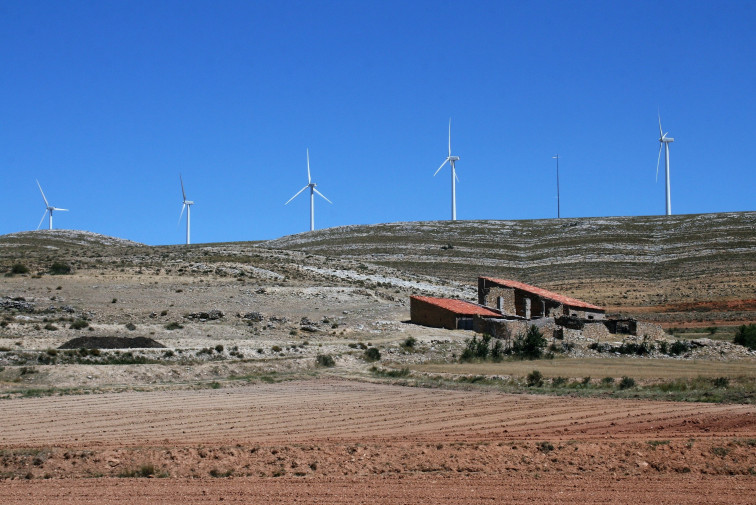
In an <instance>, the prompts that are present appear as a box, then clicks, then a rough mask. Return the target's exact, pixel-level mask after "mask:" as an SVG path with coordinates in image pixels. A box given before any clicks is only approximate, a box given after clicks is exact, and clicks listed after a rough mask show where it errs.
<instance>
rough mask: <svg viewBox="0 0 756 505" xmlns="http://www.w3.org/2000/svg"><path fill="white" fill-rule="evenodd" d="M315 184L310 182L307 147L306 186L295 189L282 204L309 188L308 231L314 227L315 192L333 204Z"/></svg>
mask: <svg viewBox="0 0 756 505" xmlns="http://www.w3.org/2000/svg"><path fill="white" fill-rule="evenodd" d="M315 186H317V184H315V183H314V182H312V178H311V177H310V149H309V148H308V149H307V186H305V187H304V188H302V189H300V190H299V191H297V193H296V194H295V195H294V196H292V197H291V198H289V200H288V201H287V202H286V203H285V204H284V205H289V202H290V201H292V200H294V199H295V198H296V197H298V196H299V194H300V193H301V192H302V191H304V190H305V189H307V188H310V231H313V230H314V229H315V196H314V195H315V193H317V194H319V195H320V196H322V197H323V199H324V200H325V201H326V202H328V203H330V204H333V202H332V201H331V200H329V199H328V198H326V196H325V195H324V194H323V193H321V192H320V191H318V190H317V189H315Z"/></svg>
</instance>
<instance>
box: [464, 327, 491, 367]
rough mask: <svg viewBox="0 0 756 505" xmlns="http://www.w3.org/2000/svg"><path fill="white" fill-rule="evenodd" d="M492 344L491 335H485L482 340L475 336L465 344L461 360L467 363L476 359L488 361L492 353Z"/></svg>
mask: <svg viewBox="0 0 756 505" xmlns="http://www.w3.org/2000/svg"><path fill="white" fill-rule="evenodd" d="M490 343H491V335H487V334H484V335H482V336H481V337H480V340H478V336H477V335H473V338H471V339H469V340H467V341H466V342H465V350H464V351H462V355H461V356H460V357H459V360H460V361H462V362H465V361H472V360H475V359H480V360H484V359H486V358H487V357H488V354H489V353H490V348H489V346H490Z"/></svg>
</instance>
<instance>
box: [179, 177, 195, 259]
mask: <svg viewBox="0 0 756 505" xmlns="http://www.w3.org/2000/svg"><path fill="white" fill-rule="evenodd" d="M179 181H181V195H182V196H183V197H184V205H182V206H181V214H179V223H180V222H181V216H183V215H184V209H186V245H189V243H190V241H189V234H190V231H191V227H190V224H191V219H190V214H191V212H192V205H194V202H193V201H191V200H187V199H186V191H184V179H182V178H181V174H179Z"/></svg>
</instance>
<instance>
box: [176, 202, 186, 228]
mask: <svg viewBox="0 0 756 505" xmlns="http://www.w3.org/2000/svg"><path fill="white" fill-rule="evenodd" d="M185 208H186V204H184V205H182V206H181V213H180V214H179V218H178V222H177V223H176V226H178V225H180V224H181V218H182V217H184V209H185Z"/></svg>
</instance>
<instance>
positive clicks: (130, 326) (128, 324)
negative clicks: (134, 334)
mask: <svg viewBox="0 0 756 505" xmlns="http://www.w3.org/2000/svg"><path fill="white" fill-rule="evenodd" d="M126 329H127V330H129V331H134V330H136V325H135V324H134V323H126Z"/></svg>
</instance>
